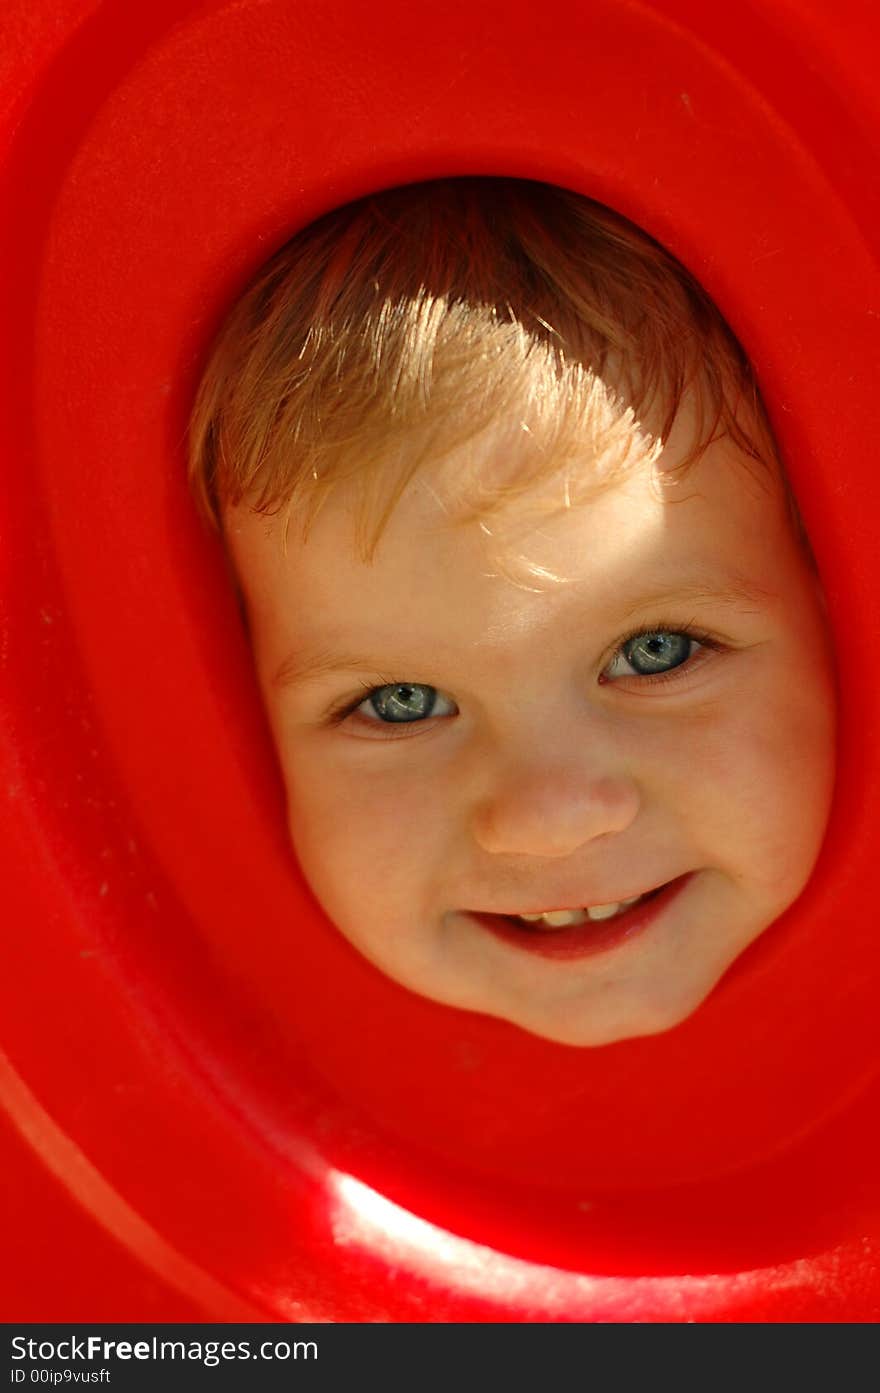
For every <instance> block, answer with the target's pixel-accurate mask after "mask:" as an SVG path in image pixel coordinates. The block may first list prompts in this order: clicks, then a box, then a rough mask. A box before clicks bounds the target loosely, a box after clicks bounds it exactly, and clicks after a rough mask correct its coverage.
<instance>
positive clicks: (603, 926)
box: [469, 871, 693, 961]
mask: <svg viewBox="0 0 880 1393" xmlns="http://www.w3.org/2000/svg"><path fill="white" fill-rule="evenodd" d="M692 874H693V872H692V871H691V872H688V874H687V875H682V876H679V877H678V879H677V880H671V881H670V882H669V884H668V885H664V887H663V889H662V890H660V891H658V892H657V894H656V895H653V896H652V897H651V899H650V900H642V902H641V903H640V904H636V905H633V907H632V908H631V909H627V910H625V911H624V913H623V914H618V915H616V916H615V918H613V919H604V920H603V919H599V920H596V921H595V922H591V921H587V923H585V924H572V925H570V926H569V927H568V928H564V929H528V928H526V927H525V925H523V926H522V928H520V927H519V926H518V925H517V924H516V923H515V922H514V921H513V920H511V919H506V918H505V917H504V916H503V915H501V914H475V913H472V914H470V916H469V917H470V918H471V919H474V920H476V922H477V923H478V924H479V925H480V926H481V927H482V928H484V929H488V930H489V932H490V933H491V934H494V935H495V937H496V938H500V939H501V940H502V942H503V943H511V944H513V946H514V947H515V948H519V949H520V951H521V952H523V953H533V954H534V955H535V956H536V957H539V958H558V959H562V960H569V961H570V960H571V959H574V958H591V957H594V956H595V955H596V954H597V953H607V952H609V951H610V950H611V949H612V948H617V947H618V946H619V945H620V944H621V943H626V942H628V941H629V940H630V939H633V938H636V937H638V936H639V935H640V934H643V933H645V932H646V931H647V930H648V929H649V928H650V927H651V925H652V924H653V923H655V922H656V920H657V919H658V918H659V916H660V915H661V914H662V913H663V912H664V910H666V909H668V907H669V906H670V905H671V904H672V902H673V900H675V899H677V898H678V896H679V895H680V894H681V892H682V890H683V889H684V887H685V886H686V885H687V883H688V881H689V880H690V878H691V875H692Z"/></svg>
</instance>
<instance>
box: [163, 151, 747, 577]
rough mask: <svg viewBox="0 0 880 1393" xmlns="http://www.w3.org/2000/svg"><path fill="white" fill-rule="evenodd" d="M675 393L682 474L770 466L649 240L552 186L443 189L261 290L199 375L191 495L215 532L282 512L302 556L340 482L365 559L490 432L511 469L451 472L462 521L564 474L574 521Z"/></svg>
mask: <svg viewBox="0 0 880 1393" xmlns="http://www.w3.org/2000/svg"><path fill="white" fill-rule="evenodd" d="M686 394H689V395H690V397H691V398H692V399H693V400H694V401H695V402H696V404H697V407H698V411H697V424H696V426H695V435H694V439H693V448H692V450H691V451H690V453H689V455H688V461H690V460H691V459H694V458H696V457H697V456H698V455H699V454H700V453H701V451H702V450H703V449H704V448H705V447H706V445H707V444H708V443H709V442H710V441H712V440H715V439H717V438H719V437H720V436H722V435H724V434H726V435H727V436H729V437H730V438H731V439H732V441H733V442H734V443H735V444H736V446H737V447H738V448H739V449H740V450H741V451H742V452H743V453H744V455H745V456H746V458H747V459H748V460H753V461H759V462H763V463H768V462H770V461H771V460H774V459H775V448H774V445H773V440H772V435H771V432H770V429H769V426H768V425H767V422H766V418H765V416H764V413H763V409H762V406H761V402H760V398H759V394H758V390H757V387H756V384H755V380H754V377H753V374H752V370H751V368H750V365H749V363H748V360H747V358H746V356H745V354H744V353H743V351H742V349H741V348H740V346H739V344H738V343H737V341H736V339H735V338H734V337H733V334H732V333H731V331H730V329H729V328H728V326H727V325H726V323H725V321H724V320H723V318H722V316H721V314H720V313H719V311H718V310H717V309H716V307H715V305H714V304H713V303H712V301H711V300H710V299H709V297H708V296H707V295H706V293H705V292H704V291H703V290H702V288H701V287H700V285H699V284H698V283H697V282H696V281H695V280H694V278H693V277H692V276H691V275H690V273H689V272H688V271H687V270H686V269H685V268H684V267H683V266H682V265H681V264H680V263H679V262H677V261H676V260H675V259H674V258H673V257H672V256H670V254H669V253H668V252H666V251H665V250H664V249H663V248H662V247H661V246H660V245H659V244H658V243H657V242H655V241H653V240H652V239H651V238H650V237H648V236H647V235H646V234H645V233H643V232H642V231H640V230H639V229H638V228H636V227H635V226H634V225H633V224H632V223H630V222H628V221H627V220H626V219H624V218H622V217H620V216H619V215H618V214H616V213H613V212H611V211H610V210H609V209H608V208H605V207H603V206H602V205H600V204H598V203H595V202H593V201H591V200H589V199H586V198H583V197H581V196H579V195H577V194H573V193H570V192H567V191H565V190H562V189H558V188H554V187H551V186H549V185H545V184H539V183H534V182H530V181H525V180H514V179H503V178H458V179H444V180H437V181H433V182H430V183H425V184H419V185H408V186H406V187H402V188H397V189H391V190H389V191H388V192H385V193H380V194H375V195H372V196H370V197H368V198H364V199H361V200H359V201H358V202H356V203H351V204H348V205H346V206H345V207H342V208H339V209H337V210H335V211H334V212H331V213H328V214H326V215H325V216H323V217H321V218H320V219H318V220H317V221H316V222H314V223H312V224H310V225H309V226H308V227H306V228H304V229H303V230H302V231H301V232H298V233H297V234H296V235H295V236H294V237H293V238H292V239H291V240H290V241H289V242H288V243H287V244H286V245H285V246H284V247H282V248H281V250H280V251H279V252H278V253H277V254H276V255H275V256H274V257H272V259H271V260H270V261H269V262H268V263H267V264H266V265H265V266H264V267H263V268H262V269H261V270H260V272H259V273H258V275H257V276H256V278H255V279H254V281H253V282H252V284H251V285H250V287H249V288H248V289H247V290H246V291H245V293H244V294H243V295H242V297H241V298H240V299H239V301H238V302H237V304H236V305H235V306H234V308H233V310H232V312H231V314H230V315H229V317H228V319H227V320H226V322H225V324H224V325H223V327H222V329H221V331H220V333H219V335H218V337H217V339H216V341H215V343H214V345H213V349H212V351H211V354H210V358H209V361H208V363H207V366H206V368H205V370H204V374H203V376H202V380H201V385H200V387H199V391H198V395H197V398H196V402H195V407H194V410H193V415H192V421H191V429H190V476H191V480H192V484H193V487H194V490H195V493H196V496H197V497H198V499H199V500H200V502H201V504H202V506H203V508H204V510H205V511H206V513H207V514H208V515H209V516H211V517H212V518H213V519H214V520H215V521H217V520H219V518H220V517H221V515H222V512H223V510H224V509H225V508H227V507H230V506H237V505H238V504H240V503H242V502H245V501H246V502H247V503H248V505H249V506H251V507H252V508H253V509H254V510H255V511H258V512H264V513H278V512H281V511H282V510H286V512H287V516H288V518H290V517H294V518H296V519H298V521H299V523H300V525H301V527H302V531H303V535H304V536H305V535H307V532H308V528H309V526H310V524H311V522H312V521H313V519H314V517H315V516H316V514H317V512H318V510H319V509H320V507H321V504H322V502H323V501H324V500H325V499H326V498H327V497H328V496H329V494H330V493H331V492H332V490H333V489H334V488H336V487H337V486H338V485H339V484H340V483H342V482H345V481H355V483H356V486H357V488H358V489H359V492H360V498H361V502H362V505H363V506H362V508H361V515H362V523H363V526H362V531H361V541H362V545H363V547H364V550H365V553H367V554H370V553H371V551H372V549H373V548H374V547H375V545H376V544H377V541H378V538H379V536H380V535H381V532H382V529H383V527H384V526H385V524H386V522H387V519H388V517H389V516H390V514H391V512H392V510H393V508H394V506H395V504H396V502H397V500H398V499H399V498H400V496H401V494H402V492H403V491H404V489H405V488H406V486H407V484H408V483H409V482H410V480H411V479H412V478H413V476H414V475H415V474H416V472H417V471H418V470H419V469H420V467H421V466H422V464H423V463H424V462H425V461H426V460H437V459H439V458H441V457H443V456H446V455H448V454H449V453H450V452H451V451H453V450H455V449H456V448H457V447H459V446H462V445H464V444H467V443H468V442H470V441H472V440H475V439H476V438H477V437H479V436H480V435H482V434H483V433H484V432H485V431H487V430H488V429H489V428H493V429H497V428H498V427H499V426H502V427H504V428H505V429H506V430H507V431H508V435H509V439H510V440H511V441H515V442H516V443H517V449H518V452H519V454H520V455H521V457H522V459H521V467H520V468H519V469H518V471H517V473H516V477H515V479H514V481H513V482H511V481H510V479H507V480H505V482H504V483H503V484H502V485H499V486H498V487H494V488H493V487H492V486H490V485H488V484H487V483H486V482H485V480H481V478H480V471H479V469H475V470H473V471H471V472H470V473H469V472H468V471H467V470H466V469H465V470H463V472H462V474H461V477H460V479H459V492H460V493H461V496H462V497H463V498H467V499H468V501H469V504H470V515H471V516H475V515H479V516H485V515H487V514H488V513H490V512H491V511H492V510H493V509H495V508H497V507H499V506H501V504H502V503H503V502H504V501H505V500H506V499H508V498H510V496H511V494H512V493H517V492H521V491H523V490H525V489H527V488H530V487H531V486H532V485H533V484H534V483H535V482H536V481H537V479H539V478H541V477H549V476H550V475H551V474H552V475H557V474H558V473H559V472H560V469H562V468H563V466H564V465H565V464H566V463H568V464H569V465H570V464H571V462H572V461H575V460H578V459H579V460H580V467H579V468H578V469H576V470H573V469H571V468H569V469H568V470H567V472H566V473H565V480H564V497H565V504H566V505H568V504H570V503H571V502H572V501H573V500H574V499H575V498H577V497H580V496H583V491H584V489H587V488H589V487H594V486H595V485H596V481H597V480H601V479H602V478H605V477H607V476H608V474H609V473H610V472H613V471H615V470H617V469H620V468H622V467H624V466H625V464H626V462H627V460H628V459H629V458H630V456H631V452H632V448H633V444H634V442H637V443H638V444H639V445H640V446H642V447H643V446H644V444H645V441H646V438H647V442H648V444H649V446H650V445H651V442H653V443H654V448H655V449H656V450H659V448H661V447H662V442H663V441H664V440H665V439H666V438H667V437H668V434H669V431H670V430H671V428H672V424H673V422H674V421H675V419H676V417H677V416H678V413H679V409H680V406H681V404H682V400H683V398H684V397H685V395H686ZM585 451H586V452H587V453H588V454H589V456H590V457H591V458H592V460H593V461H594V462H598V465H597V468H595V469H592V470H591V471H587V470H584V468H583V458H584V454H585ZM518 463H520V461H518ZM588 474H589V476H590V477H589V478H587V477H586V476H587V475H588Z"/></svg>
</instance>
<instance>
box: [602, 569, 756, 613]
mask: <svg viewBox="0 0 880 1393" xmlns="http://www.w3.org/2000/svg"><path fill="white" fill-rule="evenodd" d="M775 598H776V596H775V594H774V592H773V591H771V590H766V589H764V587H763V586H760V585H755V584H753V583H752V582H751V581H748V580H746V579H745V577H743V576H731V577H729V583H728V584H726V585H718V584H714V583H711V582H708V581H701V580H699V579H696V580H694V581H692V582H690V583H687V584H683V585H676V586H672V587H667V588H666V589H663V588H662V587H658V588H657V589H656V590H654V589H651V590H646V591H645V592H644V593H643V594H641V595H639V597H638V598H637V599H636V600H634V601H633V603H632V604H628V605H627V606H626V608H625V609H622V610H620V611H617V613H619V615H620V618H621V619H624V620H625V619H630V618H631V617H632V615H634V614H636V613H637V612H638V611H639V610H643V609H656V608H658V607H659V606H661V605H679V604H715V605H724V606H726V607H728V608H736V609H753V608H754V607H755V606H757V607H759V608H760V607H761V606H762V605H766V604H767V603H769V602H770V601H771V600H774V599H775Z"/></svg>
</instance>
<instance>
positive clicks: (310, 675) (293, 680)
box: [272, 651, 394, 687]
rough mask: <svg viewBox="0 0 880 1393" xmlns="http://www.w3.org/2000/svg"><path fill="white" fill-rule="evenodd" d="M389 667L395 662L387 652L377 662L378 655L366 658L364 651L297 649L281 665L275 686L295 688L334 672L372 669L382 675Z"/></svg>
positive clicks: (275, 678) (370, 670) (274, 678)
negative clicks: (300, 650) (311, 652)
mask: <svg viewBox="0 0 880 1393" xmlns="http://www.w3.org/2000/svg"><path fill="white" fill-rule="evenodd" d="M389 666H390V667H394V663H393V662H392V663H389V660H388V657H387V655H386V656H385V657H384V658H383V659H382V661H381V662H377V661H376V659H375V658H367V657H364V655H363V654H362V653H329V652H321V653H315V654H314V655H308V654H303V653H301V652H299V651H295V652H293V653H291V654H290V655H289V657H287V658H285V660H284V662H283V663H282V664H281V666H280V667H279V668H278V670H277V672H276V673H275V675H274V677H273V678H272V685H273V687H291V686H294V685H299V684H301V683H306V682H313V681H314V680H315V679H316V678H319V677H326V676H328V675H329V674H332V673H334V672H372V673H375V674H376V675H377V676H379V675H380V673H382V672H384V671H385V670H386V669H387V668H388V667H389Z"/></svg>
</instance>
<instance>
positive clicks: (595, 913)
mask: <svg viewBox="0 0 880 1393" xmlns="http://www.w3.org/2000/svg"><path fill="white" fill-rule="evenodd" d="M638 899H641V896H640V895H634V896H633V898H632V899H631V900H616V901H615V902H614V904H591V905H590V906H589V907H588V908H587V909H550V910H548V911H547V912H546V913H545V914H518V915H517V918H518V919H524V920H525V921H526V923H527V924H543V925H545V926H546V927H547V928H548V929H563V928H568V927H569V925H571V924H585V923H586V922H587V920H588V919H592V920H596V919H613V918H614V915H615V914H619V913H620V912H621V910H623V909H629V907H630V905H632V904H635V902H636V900H638Z"/></svg>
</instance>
